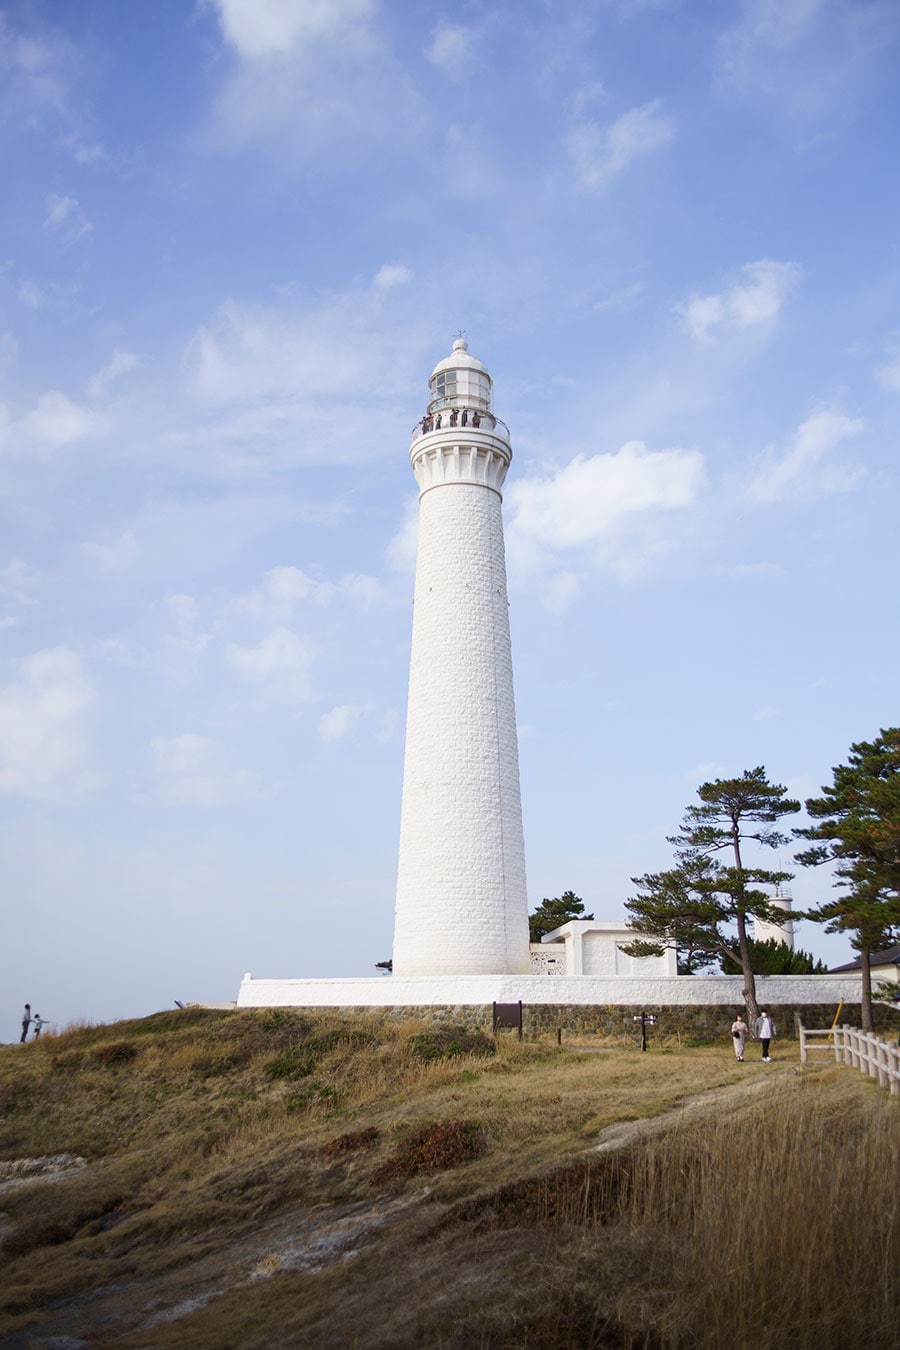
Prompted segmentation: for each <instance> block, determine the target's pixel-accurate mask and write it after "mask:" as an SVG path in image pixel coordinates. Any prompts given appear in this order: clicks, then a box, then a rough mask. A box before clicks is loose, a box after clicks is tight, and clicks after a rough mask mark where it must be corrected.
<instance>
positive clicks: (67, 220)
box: [44, 192, 94, 244]
mask: <svg viewBox="0 0 900 1350" xmlns="http://www.w3.org/2000/svg"><path fill="white" fill-rule="evenodd" d="M46 209H47V215H46V217H45V219H44V225H45V227H46V228H47V229H48V230H50V231H51V232H52V233H53V234H55V235H56V236H57V237H58V238H59V239H61V240H62V241H63V243H65V244H75V243H77V242H78V240H79V239H83V238H84V237H85V236H86V235H88V234H90V233H91V231H92V230H93V228H94V227H93V225H92V224H91V222H90V221H89V220H88V218H87V216H86V215H85V213H84V211H83V210H82V209H81V207H80V206H79V204H78V201H77V199H76V198H75V197H59V196H57V194H56V193H55V192H51V193H50V194H49V195H48V197H47V200H46Z"/></svg>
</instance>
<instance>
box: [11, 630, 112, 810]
mask: <svg viewBox="0 0 900 1350" xmlns="http://www.w3.org/2000/svg"><path fill="white" fill-rule="evenodd" d="M94 701H95V699H94V688H93V684H92V682H91V679H90V676H89V674H88V671H87V669H86V667H85V665H84V662H83V661H82V659H81V657H80V656H79V655H78V654H77V653H76V652H73V651H71V650H70V649H69V648H68V647H53V648H47V649H45V650H44V651H39V652H35V653H34V654H33V655H32V656H29V657H26V658H25V659H24V660H22V661H21V662H20V663H19V674H18V678H17V679H16V680H14V681H13V682H12V683H11V684H7V685H5V686H3V687H0V792H2V793H6V794H8V795H15V796H22V797H29V798H31V799H32V800H35V801H44V802H53V801H63V800H66V799H69V798H71V797H79V796H82V795H83V794H84V793H86V792H89V791H90V790H91V789H93V788H95V787H96V786H97V782H98V779H97V777H96V774H95V773H94V770H93V767H92V758H91V754H90V748H89V728H90V716H91V713H92V710H93V706H94Z"/></svg>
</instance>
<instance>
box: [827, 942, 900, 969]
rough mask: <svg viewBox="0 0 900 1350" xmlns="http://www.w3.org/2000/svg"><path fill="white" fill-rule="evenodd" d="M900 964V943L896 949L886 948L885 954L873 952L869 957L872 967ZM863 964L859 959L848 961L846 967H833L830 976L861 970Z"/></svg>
mask: <svg viewBox="0 0 900 1350" xmlns="http://www.w3.org/2000/svg"><path fill="white" fill-rule="evenodd" d="M896 964H900V942H898V943H897V945H896V947H886V948H885V949H884V951H883V952H873V953H872V955H871V956H870V957H869V965H870V966H893V965H896ZM860 968H861V962H860V960H859V958H858V957H857V959H856V960H855V961H848V962H847V964H846V965H845V966H832V967H831V969H830V970H829V972H828V974H829V975H840V974H841V973H842V972H843V971H845V970H859V969H860Z"/></svg>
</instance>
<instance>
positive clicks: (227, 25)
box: [207, 0, 373, 61]
mask: <svg viewBox="0 0 900 1350" xmlns="http://www.w3.org/2000/svg"><path fill="white" fill-rule="evenodd" d="M207 2H208V4H209V7H210V8H211V9H213V10H214V11H215V13H216V15H217V17H218V20H219V23H220V25H221V27H222V33H223V36H224V37H225V39H226V41H228V42H229V43H231V45H232V47H234V49H235V51H236V52H237V53H238V54H239V55H240V56H241V57H243V59H244V60H247V61H260V60H262V61H265V60H270V59H285V58H296V57H297V56H298V55H301V54H302V53H303V52H304V51H305V50H306V49H307V48H309V47H310V46H312V45H313V44H315V43H318V42H321V41H323V40H331V41H333V40H335V39H336V38H340V37H343V36H346V35H347V33H348V31H352V29H353V28H354V27H356V26H357V25H359V24H361V23H364V22H365V21H366V20H367V19H368V18H369V17H370V15H371V13H372V9H373V5H372V0H207Z"/></svg>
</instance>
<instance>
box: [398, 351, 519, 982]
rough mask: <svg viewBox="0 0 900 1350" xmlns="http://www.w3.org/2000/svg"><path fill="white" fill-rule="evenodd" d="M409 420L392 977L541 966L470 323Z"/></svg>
mask: <svg viewBox="0 0 900 1350" xmlns="http://www.w3.org/2000/svg"><path fill="white" fill-rule="evenodd" d="M429 388H430V391H431V397H430V400H429V403H428V410H427V412H426V414H425V416H424V417H423V418H422V420H421V421H420V422H419V423H417V425H416V426H415V427H414V429H413V436H412V444H411V447H410V456H409V457H410V461H411V463H412V468H413V472H414V473H415V476H416V481H417V483H418V484H419V488H420V497H419V545H418V555H417V562H416V586H415V605H414V613H413V638H412V656H411V660H410V675H409V708H408V713H407V722H406V759H405V765H404V775H403V806H402V813H401V823H400V859H399V870H398V879H397V904H396V918H395V929H394V955H393V963H394V964H393V971H394V977H395V978H397V977H400V978H402V977H404V976H436V975H521V974H527V973H528V971H529V946H528V917H527V914H528V907H527V898H526V892H525V845H524V839H523V835H522V804H521V797H520V793H519V756H518V745H517V741H516V714H515V703H514V699H513V678H512V653H511V648H510V637H509V605H508V600H507V593H506V562H505V555H504V548H503V519H502V515H501V502H502V498H501V493H500V489H501V487H502V485H503V480H504V478H505V477H506V471H507V469H508V468H509V464H510V460H511V458H512V450H511V449H510V443H509V431H508V429H507V427H506V426H505V425H504V423H502V422H500V421H499V420H498V419H497V418H495V417H494V415H493V409H492V398H491V391H492V381H491V377H490V375H489V374H488V372H487V370H486V369H485V367H484V366H483V365H482V364H481V362H480V361H476V360H475V358H474V357H472V356H470V355H469V353H468V345H467V343H466V341H465V340H464V339H463V338H458V339H457V340H456V342H454V344H453V351H452V352H451V354H450V356H448V357H447V358H446V359H445V360H444V361H441V362H439V363H438V365H437V366H435V368H434V371H433V373H432V376H431V379H430V380H429Z"/></svg>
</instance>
